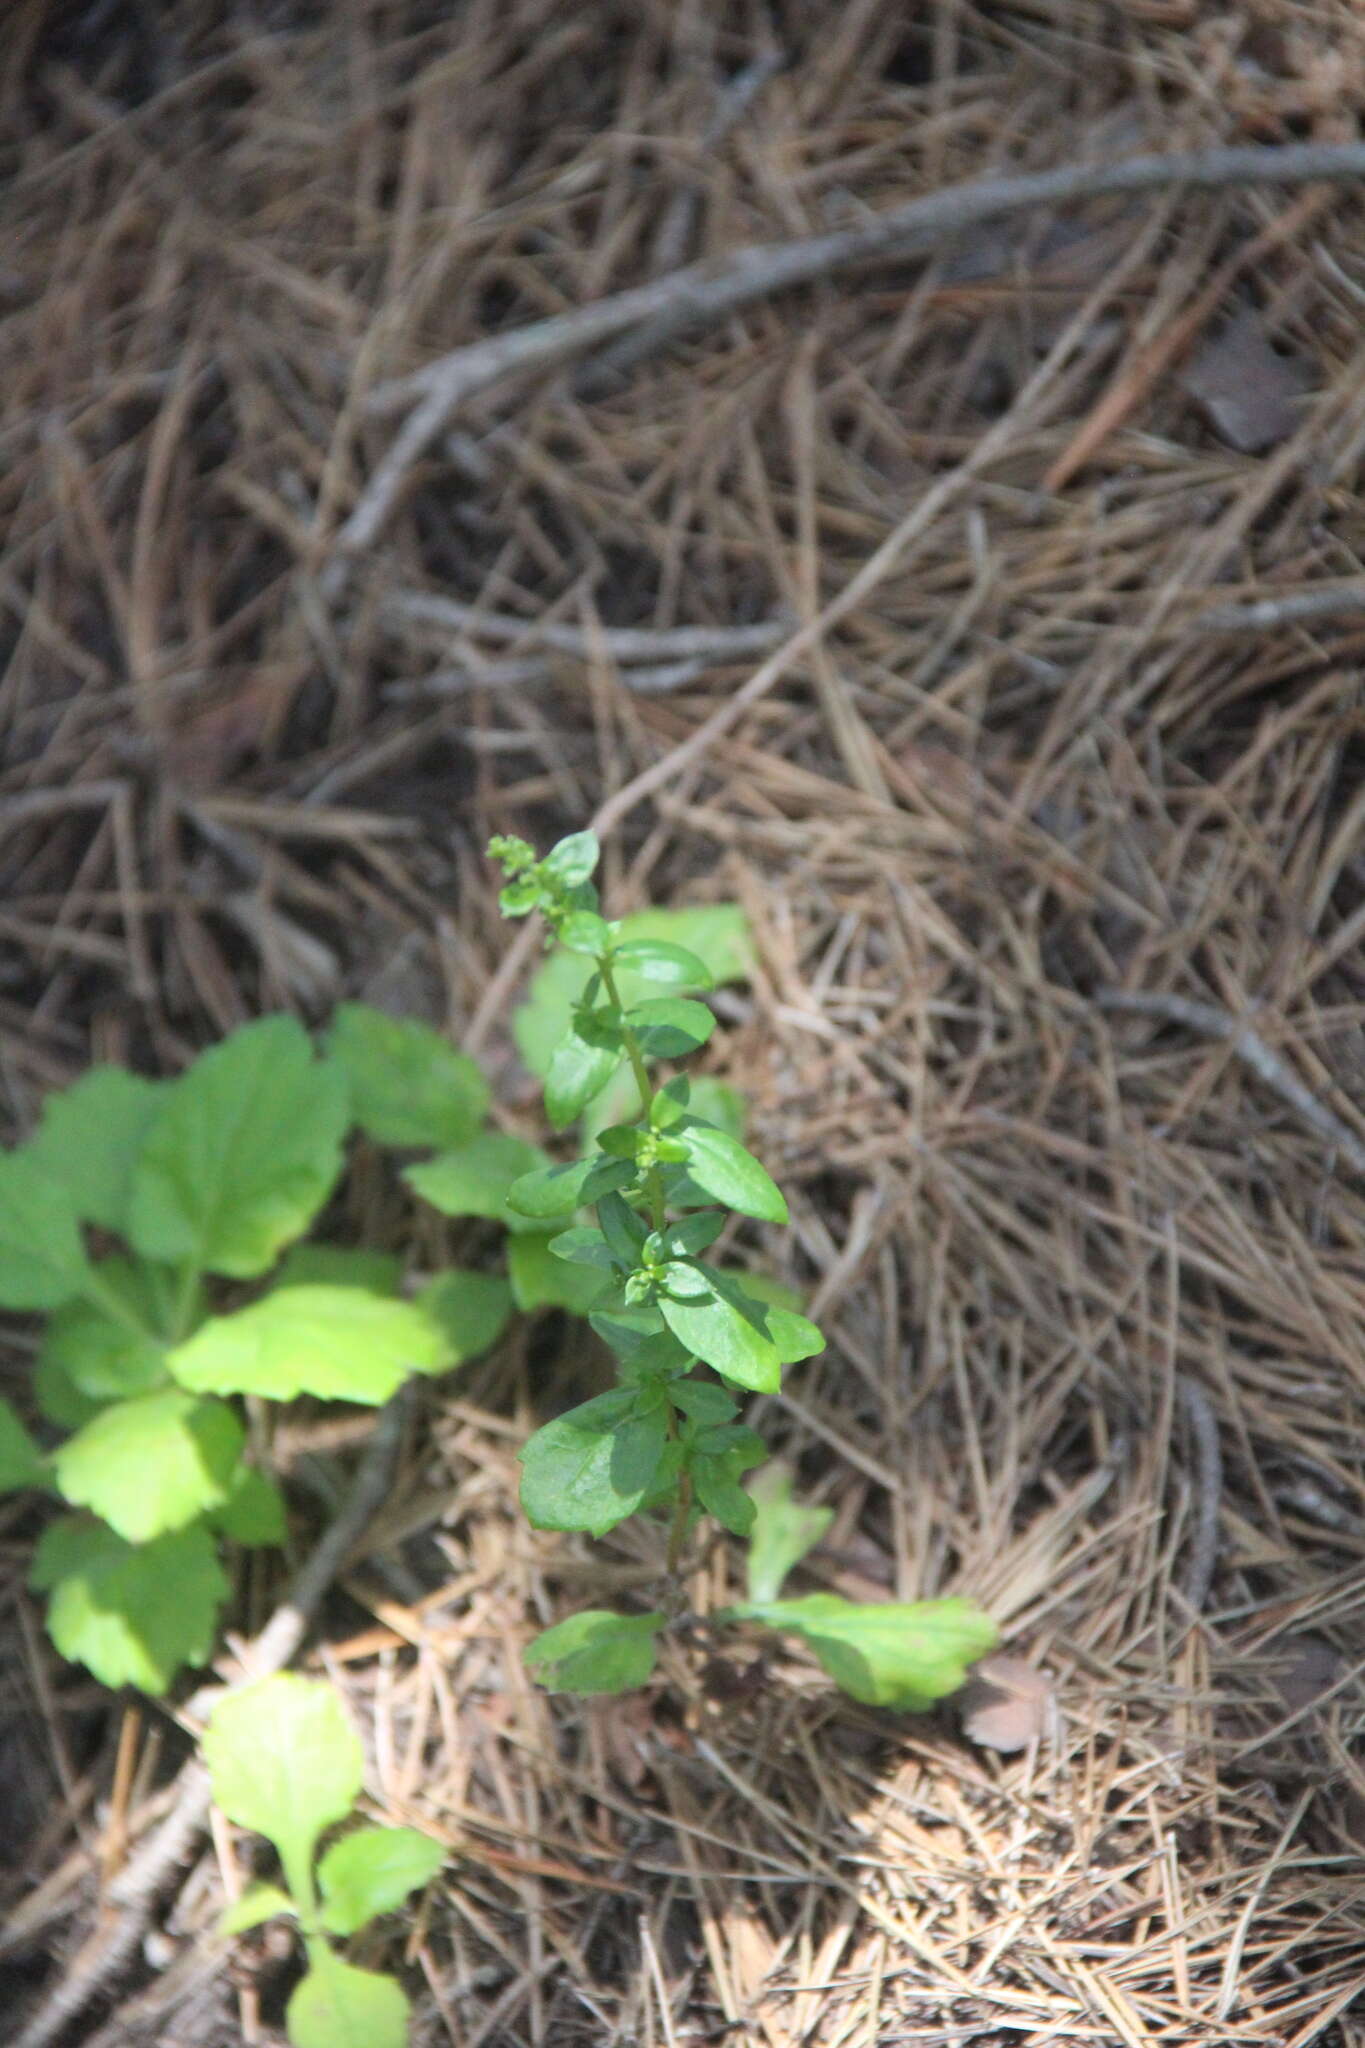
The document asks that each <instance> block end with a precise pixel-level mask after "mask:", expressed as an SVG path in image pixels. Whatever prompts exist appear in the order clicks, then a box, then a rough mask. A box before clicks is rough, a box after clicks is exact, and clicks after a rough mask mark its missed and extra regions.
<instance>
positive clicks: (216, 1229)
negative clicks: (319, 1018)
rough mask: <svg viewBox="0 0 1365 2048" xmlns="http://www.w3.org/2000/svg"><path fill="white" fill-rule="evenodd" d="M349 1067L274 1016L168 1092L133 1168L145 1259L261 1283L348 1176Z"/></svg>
mask: <svg viewBox="0 0 1365 2048" xmlns="http://www.w3.org/2000/svg"><path fill="white" fill-rule="evenodd" d="M346 1123H347V1103H346V1084H345V1080H344V1078H343V1076H342V1074H341V1072H340V1069H339V1068H337V1067H334V1066H331V1065H329V1064H327V1063H324V1062H319V1061H317V1060H315V1059H314V1058H313V1049H312V1046H311V1045H310V1044H309V1041H308V1034H307V1033H306V1032H305V1031H304V1029H303V1027H302V1025H301V1024H299V1023H297V1022H296V1021H295V1020H294V1019H293V1018H292V1017H263V1018H262V1019H261V1020H260V1021H259V1022H258V1023H255V1024H246V1025H243V1026H242V1028H241V1029H240V1030H238V1031H235V1032H233V1034H232V1036H231V1037H230V1038H226V1039H224V1040H223V1042H222V1044H221V1045H217V1046H214V1047H213V1049H212V1050H211V1051H209V1052H206V1053H202V1054H201V1055H200V1057H199V1058H198V1059H197V1060H196V1061H195V1062H194V1065H193V1066H192V1067H190V1068H189V1070H188V1072H186V1073H184V1074H182V1075H181V1077H180V1079H179V1080H178V1081H176V1082H174V1083H172V1084H171V1085H170V1086H169V1087H168V1088H167V1089H166V1090H165V1092H164V1095H163V1097H162V1100H161V1105H160V1107H159V1108H158V1110H157V1112H156V1114H155V1115H154V1117H153V1118H152V1122H151V1126H150V1128H149V1130H148V1132H147V1136H146V1139H145V1140H144V1143H143V1147H142V1152H141V1156H140V1158H139V1160H138V1163H137V1167H136V1169H135V1171H134V1174H133V1189H132V1200H131V1203H130V1206H129V1226H128V1227H129V1235H130V1237H131V1239H132V1241H133V1244H134V1245H135V1247H136V1249H137V1250H138V1251H140V1252H141V1253H142V1254H143V1256H144V1257H146V1258H151V1259H162V1260H165V1261H167V1262H168V1263H170V1264H177V1265H178V1264H189V1265H192V1266H194V1267H196V1268H197V1269H198V1270H200V1271H201V1272H211V1273H224V1274H226V1275H228V1276H229V1277H230V1278H232V1279H237V1280H245V1279H251V1278H253V1277H254V1276H255V1275H256V1274H258V1273H264V1272H266V1271H267V1270H268V1268H269V1267H271V1266H272V1265H273V1264H274V1263H275V1260H276V1259H277V1258H278V1256H279V1254H280V1252H281V1251H282V1250H283V1249H284V1247H285V1245H287V1244H288V1243H289V1242H290V1240H291V1239H293V1238H295V1237H298V1236H300V1235H301V1234H302V1233H303V1231H305V1230H306V1229H307V1228H308V1225H309V1224H310V1223H311V1222H312V1220H313V1218H314V1216H315V1215H316V1214H317V1212H318V1210H319V1209H320V1208H321V1207H322V1204H323V1203H324V1202H325V1201H326V1199H327V1197H328V1195H329V1194H330V1193H331V1191H332V1188H333V1186H334V1184H335V1182H336V1179H337V1176H338V1174H339V1173H340V1171H341V1145H342V1139H343V1137H344V1136H345V1131H346Z"/></svg>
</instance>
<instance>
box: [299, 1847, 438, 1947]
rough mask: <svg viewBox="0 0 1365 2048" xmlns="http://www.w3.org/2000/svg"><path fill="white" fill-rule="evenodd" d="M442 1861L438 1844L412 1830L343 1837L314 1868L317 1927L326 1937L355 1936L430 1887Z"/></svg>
mask: <svg viewBox="0 0 1365 2048" xmlns="http://www.w3.org/2000/svg"><path fill="white" fill-rule="evenodd" d="M445 1860H446V1852H445V1850H444V1848H443V1847H442V1846H441V1844H440V1843H439V1842H433V1841H432V1839H431V1837H430V1835H423V1834H419V1833H418V1831H417V1829H416V1828H373V1827H371V1828H357V1829H356V1830H355V1832H354V1833H353V1834H349V1835H343V1836H342V1838H341V1840H340V1841H339V1842H333V1844H332V1846H331V1848H330V1849H329V1850H328V1851H327V1853H326V1855H325V1856H324V1857H323V1858H322V1861H321V1862H320V1863H319V1864H318V1888H319V1890H320V1891H321V1893H322V1896H323V1899H324V1901H325V1903H324V1905H323V1909H322V1925H323V1926H324V1927H325V1928H326V1929H327V1931H328V1933H329V1934H354V1933H355V1932H356V1931H357V1929H358V1928H361V1927H363V1926H364V1925H365V1924H366V1922H367V1921H369V1920H377V1919H378V1918H379V1915H380V1914H381V1913H392V1912H395V1911H396V1910H397V1908H398V1907H399V1906H401V1905H402V1903H403V1901H404V1899H405V1898H406V1897H407V1896H408V1893H409V1892H415V1891H417V1890H418V1889H419V1887H420V1886H422V1885H425V1884H430V1882H431V1880H432V1878H433V1877H435V1875H436V1873H437V1871H438V1870H439V1869H440V1867H441V1865H442V1864H443V1863H444V1862H445Z"/></svg>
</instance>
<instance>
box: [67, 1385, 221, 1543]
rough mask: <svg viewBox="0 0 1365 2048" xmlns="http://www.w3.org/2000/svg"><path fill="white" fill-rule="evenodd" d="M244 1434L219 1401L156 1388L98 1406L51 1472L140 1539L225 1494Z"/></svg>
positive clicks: (74, 1501)
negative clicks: (105, 1405)
mask: <svg viewBox="0 0 1365 2048" xmlns="http://www.w3.org/2000/svg"><path fill="white" fill-rule="evenodd" d="M244 1441H245V1432H244V1431H243V1429H242V1425H241V1423H240V1422H239V1421H238V1420H237V1417H236V1416H235V1415H234V1414H233V1412H232V1410H231V1409H230V1408H229V1407H228V1406H227V1405H226V1403H225V1402H222V1401H203V1400H199V1399H197V1398H196V1396H195V1395H193V1394H187V1393H186V1392H185V1391H184V1390H183V1389H182V1388H180V1387H162V1388H160V1389H159V1390H158V1391H157V1392H156V1393H154V1394H139V1395H137V1396H136V1397H135V1398H134V1399H132V1400H129V1401H116V1402H115V1403H114V1405H113V1406H112V1407H110V1408H102V1409H101V1410H100V1412H99V1414H98V1415H96V1416H95V1417H93V1419H92V1420H91V1421H89V1422H87V1423H86V1424H85V1427H84V1428H83V1429H78V1430H77V1431H76V1434H75V1435H74V1436H73V1437H68V1439H67V1441H66V1442H65V1443H64V1444H63V1445H62V1446H61V1448H60V1450H58V1451H57V1452H56V1454H55V1455H54V1457H53V1461H52V1467H53V1474H54V1477H55V1478H56V1482H57V1486H58V1488H59V1489H60V1491H61V1492H62V1493H63V1494H64V1495H65V1497H66V1498H67V1500H69V1501H70V1502H71V1505H72V1506H73V1507H78V1508H93V1510H94V1511H95V1513H96V1514H97V1515H102V1516H103V1518H104V1520H105V1521H106V1522H107V1523H108V1524H109V1526H110V1528H111V1529H115V1530H117V1532H118V1534H119V1535H120V1536H123V1537H125V1538H126V1539H127V1541H128V1542H129V1543H145V1542H147V1541H148V1539H149V1538H151V1537H153V1536H161V1535H164V1534H165V1532H166V1531H167V1530H168V1529H183V1528H184V1526H185V1524H186V1523H187V1522H192V1521H194V1519H195V1517H196V1516H197V1515H200V1514H202V1513H203V1511H204V1509H205V1508H212V1507H218V1506H220V1505H221V1504H222V1502H224V1501H225V1500H226V1499H227V1497H228V1492H229V1489H230V1487H231V1484H232V1478H233V1473H234V1471H235V1469H236V1465H237V1460H238V1459H239V1458H240V1456H241V1454H242V1445H243V1443H244Z"/></svg>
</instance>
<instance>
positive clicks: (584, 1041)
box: [545, 1006, 621, 1130]
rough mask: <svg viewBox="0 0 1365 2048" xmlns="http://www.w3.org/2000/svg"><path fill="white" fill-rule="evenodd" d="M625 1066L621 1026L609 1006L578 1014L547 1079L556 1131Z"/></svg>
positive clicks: (557, 1049)
mask: <svg viewBox="0 0 1365 2048" xmlns="http://www.w3.org/2000/svg"><path fill="white" fill-rule="evenodd" d="M620 1063H621V1025H620V1019H619V1017H618V1015H617V1012H616V1011H615V1010H613V1009H611V1008H609V1007H607V1006H604V1007H603V1008H601V1009H597V1010H577V1011H575V1013H574V1019H573V1023H572V1024H571V1025H570V1027H569V1029H568V1031H567V1032H566V1033H565V1034H564V1037H563V1038H562V1039H561V1040H560V1042H559V1044H558V1045H557V1046H556V1047H555V1053H554V1057H553V1059H552V1060H551V1061H550V1071H549V1072H548V1074H547V1075H546V1076H545V1114H546V1115H547V1116H548V1117H549V1119H550V1122H551V1123H552V1124H553V1125H554V1126H555V1128H556V1130H563V1129H564V1127H565V1125H566V1124H571V1123H572V1122H573V1120H574V1118H575V1117H577V1116H580V1115H581V1114H582V1112H583V1111H584V1110H585V1109H586V1108H587V1106H588V1104H589V1103H590V1102H591V1101H592V1100H593V1098H594V1097H595V1096H597V1095H600V1094H601V1092H602V1090H603V1089H604V1088H605V1087H606V1085H607V1083H608V1081H610V1079H611V1077H612V1075H613V1074H614V1073H615V1072H616V1069H617V1067H618V1066H619V1065H620Z"/></svg>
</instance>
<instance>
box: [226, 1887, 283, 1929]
mask: <svg viewBox="0 0 1365 2048" xmlns="http://www.w3.org/2000/svg"><path fill="white" fill-rule="evenodd" d="M293 1912H294V1901H293V1900H292V1899H291V1898H290V1896H289V1894H288V1892H286V1891H282V1890H281V1889H280V1887H279V1885H277V1884H252V1885H248V1886H247V1888H246V1890H245V1891H244V1892H243V1893H242V1895H241V1897H240V1898H239V1899H234V1900H233V1902H232V1904H231V1905H230V1906H229V1907H228V1908H227V1911H226V1912H225V1913H223V1914H221V1915H220V1917H219V1920H218V1932H219V1934H220V1935H222V1936H223V1937H224V1938H226V1937H227V1936H229V1935H233V1934H247V1933H249V1932H250V1930H251V1929H252V1928H253V1927H259V1926H260V1925H261V1924H262V1922H263V1921H266V1920H273V1919H274V1918H275V1916H276V1914H278V1913H289V1914H291V1915H292V1914H293Z"/></svg>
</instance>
